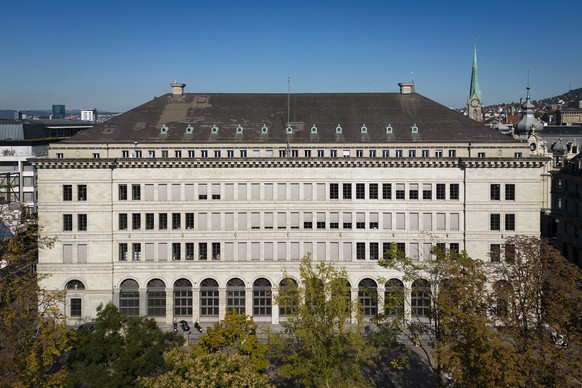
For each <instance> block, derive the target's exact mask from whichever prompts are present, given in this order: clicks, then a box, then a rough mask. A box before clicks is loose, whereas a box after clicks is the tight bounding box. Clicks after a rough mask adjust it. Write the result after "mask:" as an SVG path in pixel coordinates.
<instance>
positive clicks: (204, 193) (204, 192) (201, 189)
mask: <svg viewBox="0 0 582 388" xmlns="http://www.w3.org/2000/svg"><path fill="white" fill-rule="evenodd" d="M198 199H202V200H204V199H208V186H207V185H206V183H200V184H199V185H198Z"/></svg>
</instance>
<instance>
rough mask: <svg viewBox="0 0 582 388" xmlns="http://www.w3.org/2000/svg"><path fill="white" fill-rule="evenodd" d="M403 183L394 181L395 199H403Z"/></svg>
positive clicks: (404, 193)
mask: <svg viewBox="0 0 582 388" xmlns="http://www.w3.org/2000/svg"><path fill="white" fill-rule="evenodd" d="M405 195H406V192H405V190H404V183H396V199H405Z"/></svg>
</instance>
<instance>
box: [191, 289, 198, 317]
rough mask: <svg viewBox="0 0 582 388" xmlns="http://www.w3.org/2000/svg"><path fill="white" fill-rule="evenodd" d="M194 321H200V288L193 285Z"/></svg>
mask: <svg viewBox="0 0 582 388" xmlns="http://www.w3.org/2000/svg"><path fill="white" fill-rule="evenodd" d="M192 322H200V288H199V287H196V286H194V287H192Z"/></svg>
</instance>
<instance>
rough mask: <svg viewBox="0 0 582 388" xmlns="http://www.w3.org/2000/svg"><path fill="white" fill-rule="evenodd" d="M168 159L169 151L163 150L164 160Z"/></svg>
mask: <svg viewBox="0 0 582 388" xmlns="http://www.w3.org/2000/svg"><path fill="white" fill-rule="evenodd" d="M167 157H168V150H162V158H167Z"/></svg>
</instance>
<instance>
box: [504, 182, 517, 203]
mask: <svg viewBox="0 0 582 388" xmlns="http://www.w3.org/2000/svg"><path fill="white" fill-rule="evenodd" d="M505 200H506V201H515V185H514V184H513V183H511V184H506V185H505Z"/></svg>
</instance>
